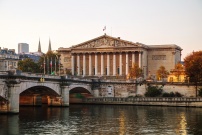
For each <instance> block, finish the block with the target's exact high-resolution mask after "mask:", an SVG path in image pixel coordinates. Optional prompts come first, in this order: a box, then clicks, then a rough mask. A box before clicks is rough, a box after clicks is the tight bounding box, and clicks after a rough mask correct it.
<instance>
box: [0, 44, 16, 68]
mask: <svg viewBox="0 0 202 135" xmlns="http://www.w3.org/2000/svg"><path fill="white" fill-rule="evenodd" d="M19 60H20V58H19V55H17V54H16V53H15V49H8V48H3V49H1V47H0V71H8V70H11V69H16V68H17V65H18V61H19Z"/></svg>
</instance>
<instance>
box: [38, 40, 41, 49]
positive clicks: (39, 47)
mask: <svg viewBox="0 0 202 135" xmlns="http://www.w3.org/2000/svg"><path fill="white" fill-rule="evenodd" d="M38 52H41V43H40V38H39V46H38Z"/></svg>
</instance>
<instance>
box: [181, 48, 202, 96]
mask: <svg viewBox="0 0 202 135" xmlns="http://www.w3.org/2000/svg"><path fill="white" fill-rule="evenodd" d="M184 66H185V73H186V75H187V76H188V77H189V78H190V80H189V81H190V82H193V83H194V84H195V86H196V97H197V91H198V83H199V82H201V81H202V51H197V52H193V53H191V54H189V55H187V56H186V57H185V58H184Z"/></svg>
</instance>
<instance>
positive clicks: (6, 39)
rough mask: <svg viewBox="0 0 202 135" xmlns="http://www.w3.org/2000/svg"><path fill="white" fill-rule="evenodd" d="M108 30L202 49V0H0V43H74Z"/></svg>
mask: <svg viewBox="0 0 202 135" xmlns="http://www.w3.org/2000/svg"><path fill="white" fill-rule="evenodd" d="M104 26H106V33H107V35H109V36H113V37H121V39H124V40H128V41H132V42H140V43H143V44H146V45H157V44H176V45H179V46H180V47H181V48H182V49H183V51H182V58H184V57H185V56H186V55H187V54H189V53H190V52H192V51H193V50H194V51H198V50H202V0H0V47H1V48H9V49H16V51H17V45H18V43H28V44H29V46H30V51H31V52H35V51H37V48H38V42H39V38H40V41H41V46H42V51H43V52H46V51H47V50H48V43H49V38H50V40H51V44H52V49H53V50H57V49H58V48H59V47H70V46H72V45H76V44H79V43H81V42H84V41H87V40H90V39H93V38H96V37H98V36H101V35H103V34H104V32H103V28H104Z"/></svg>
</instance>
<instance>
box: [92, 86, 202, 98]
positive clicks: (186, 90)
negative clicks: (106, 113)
mask: <svg viewBox="0 0 202 135" xmlns="http://www.w3.org/2000/svg"><path fill="white" fill-rule="evenodd" d="M149 85H151V86H158V87H162V89H163V93H165V92H167V93H170V92H174V93H175V92H179V93H180V94H181V95H183V97H195V96H196V88H195V86H194V85H190V84H182V83H175V84H172V83H151V84H149ZM109 87H111V88H112V89H113V91H112V93H113V94H109V93H108V88H109ZM147 87H148V84H141V85H140V84H135V83H134V84H114V85H110V84H109V85H101V88H100V89H97V90H94V93H96V94H94V97H135V96H140V97H144V94H145V93H146V90H147ZM198 87H199V88H202V86H198Z"/></svg>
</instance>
